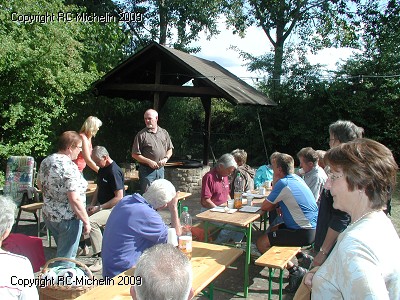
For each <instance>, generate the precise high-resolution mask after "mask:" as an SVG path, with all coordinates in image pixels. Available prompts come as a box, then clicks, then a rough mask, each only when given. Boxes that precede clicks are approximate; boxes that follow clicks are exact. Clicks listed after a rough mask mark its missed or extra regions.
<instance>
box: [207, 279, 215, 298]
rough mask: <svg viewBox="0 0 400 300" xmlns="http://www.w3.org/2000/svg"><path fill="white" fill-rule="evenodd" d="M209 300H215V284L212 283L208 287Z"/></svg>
mask: <svg viewBox="0 0 400 300" xmlns="http://www.w3.org/2000/svg"><path fill="white" fill-rule="evenodd" d="M208 293H209V294H208V299H210V300H213V299H214V283H213V282H211V283H210V284H209V285H208Z"/></svg>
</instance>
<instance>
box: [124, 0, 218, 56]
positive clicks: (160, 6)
mask: <svg viewBox="0 0 400 300" xmlns="http://www.w3.org/2000/svg"><path fill="white" fill-rule="evenodd" d="M118 6H119V15H120V16H127V22H126V23H125V24H126V26H127V27H128V28H129V30H130V32H131V34H132V47H133V49H136V48H138V47H139V48H142V47H144V46H146V45H147V44H148V43H149V42H150V41H158V42H159V43H160V44H163V45H167V44H168V45H170V46H171V47H172V48H175V49H179V50H182V51H185V52H197V51H199V48H193V47H189V44H190V43H191V42H192V41H196V40H197V39H198V35H199V33H200V32H201V31H206V32H207V33H208V35H209V37H210V36H212V35H214V34H217V33H219V32H218V30H217V26H216V21H217V19H218V16H219V14H220V12H221V0H212V1H207V0H195V1H183V0H152V1H142V0H124V1H119V2H118Z"/></svg>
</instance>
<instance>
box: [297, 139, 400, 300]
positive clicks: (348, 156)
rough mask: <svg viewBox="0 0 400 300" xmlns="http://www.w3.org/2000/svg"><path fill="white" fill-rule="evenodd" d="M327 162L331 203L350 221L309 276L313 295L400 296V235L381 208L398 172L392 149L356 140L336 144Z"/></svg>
mask: <svg viewBox="0 0 400 300" xmlns="http://www.w3.org/2000/svg"><path fill="white" fill-rule="evenodd" d="M324 160H325V162H326V163H327V164H328V165H329V166H330V173H329V176H328V181H327V184H326V187H327V188H328V189H329V190H330V192H331V194H332V197H333V201H334V204H333V206H334V208H336V209H340V210H342V211H345V212H347V213H348V214H349V215H350V217H351V223H350V225H349V226H348V227H347V228H346V229H345V230H344V231H343V232H342V233H341V234H340V235H339V237H338V240H337V243H336V245H335V247H334V248H333V250H332V252H331V254H330V255H329V257H328V258H327V260H326V261H325V262H324V263H323V264H322V266H321V267H320V268H319V269H318V271H317V272H316V273H315V274H313V273H308V274H307V275H306V277H305V284H306V285H308V286H309V287H310V288H312V293H311V296H312V299H318V300H320V299H400V259H399V249H400V239H399V236H398V234H397V233H396V230H395V229H394V227H393V224H392V223H391V221H390V220H389V219H388V218H387V216H386V215H385V213H384V212H383V209H384V208H385V206H386V202H387V200H388V199H389V198H390V194H391V191H393V190H394V187H395V183H396V174H397V170H398V166H397V164H396V162H395V160H394V158H393V155H392V153H391V151H390V150H389V149H388V148H386V147H385V146H384V145H382V144H380V143H378V142H376V141H373V140H369V139H356V140H354V141H351V142H348V143H344V144H341V145H339V146H337V147H335V148H332V149H331V150H329V151H328V152H327V153H326V155H325V158H324Z"/></svg>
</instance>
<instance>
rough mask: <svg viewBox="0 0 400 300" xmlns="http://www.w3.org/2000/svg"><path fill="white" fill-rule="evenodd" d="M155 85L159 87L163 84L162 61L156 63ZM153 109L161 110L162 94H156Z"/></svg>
mask: <svg viewBox="0 0 400 300" xmlns="http://www.w3.org/2000/svg"><path fill="white" fill-rule="evenodd" d="M154 81H155V82H154V84H156V85H158V84H160V82H161V60H158V61H157V63H156V74H155V80H154ZM153 108H154V109H155V110H156V111H159V109H160V92H155V93H154V97H153Z"/></svg>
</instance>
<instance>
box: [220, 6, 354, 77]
mask: <svg viewBox="0 0 400 300" xmlns="http://www.w3.org/2000/svg"><path fill="white" fill-rule="evenodd" d="M357 2H358V0H352V1H349V0H310V1H288V0H271V1H264V0H226V15H227V18H228V19H227V21H228V25H232V26H234V33H238V34H241V35H244V34H245V30H246V28H247V27H248V26H251V25H256V26H259V27H261V28H262V29H263V31H264V32H265V34H266V36H267V38H268V41H269V42H270V43H271V45H272V47H273V53H274V54H273V56H271V55H268V54H267V55H265V56H262V57H260V59H258V60H257V61H258V63H260V61H261V62H262V61H264V60H265V59H267V60H266V62H265V64H264V66H268V68H269V69H270V70H271V71H272V79H273V80H274V82H276V83H278V84H279V82H280V79H281V75H282V74H283V72H282V66H283V63H284V61H283V57H284V52H285V43H286V42H287V41H288V40H289V38H290V37H291V36H293V34H295V37H296V39H298V41H299V44H300V45H308V46H312V49H314V50H316V49H321V48H322V47H330V46H339V45H341V46H354V47H356V46H357V36H356V28H357V27H353V26H352V23H351V22H350V21H352V20H353V21H355V22H356V21H357V20H355V19H354V17H355V15H354V13H353V11H354V9H352V7H353V6H354V4H353V3H357ZM242 54H244V55H245V53H242ZM245 58H250V57H249V56H246V55H245ZM257 66H258V67H262V66H263V64H261V65H260V64H258V65H257V64H253V67H257ZM264 71H265V70H264Z"/></svg>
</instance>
